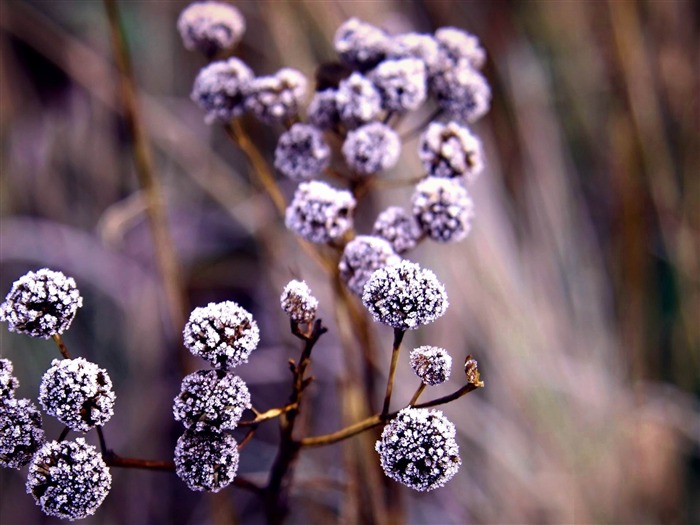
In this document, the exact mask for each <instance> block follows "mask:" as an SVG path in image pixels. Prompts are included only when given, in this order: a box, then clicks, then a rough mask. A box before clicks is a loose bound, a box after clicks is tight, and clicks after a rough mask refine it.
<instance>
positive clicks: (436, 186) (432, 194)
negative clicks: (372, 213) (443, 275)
mask: <svg viewBox="0 0 700 525" xmlns="http://www.w3.org/2000/svg"><path fill="white" fill-rule="evenodd" d="M411 203H412V205H413V215H414V217H415V218H416V220H417V221H418V225H419V226H420V227H421V229H422V230H423V232H424V233H425V234H426V235H427V236H428V237H430V238H431V239H433V240H434V241H438V242H456V241H460V240H462V239H464V238H465V237H466V236H467V234H468V233H469V231H470V230H471V221H472V219H473V218H474V203H473V202H472V199H471V197H470V196H469V193H467V190H466V189H465V188H464V187H463V186H462V185H461V184H460V183H459V181H458V180H457V179H445V178H442V177H428V178H427V179H424V180H422V181H421V182H420V183H419V184H418V185H417V186H416V191H415V192H414V194H413V197H412V199H411Z"/></svg>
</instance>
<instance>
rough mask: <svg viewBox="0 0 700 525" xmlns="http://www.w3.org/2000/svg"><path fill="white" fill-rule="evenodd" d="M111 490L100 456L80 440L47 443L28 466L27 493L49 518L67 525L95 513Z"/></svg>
mask: <svg viewBox="0 0 700 525" xmlns="http://www.w3.org/2000/svg"><path fill="white" fill-rule="evenodd" d="M111 486H112V476H111V475H110V473H109V468H107V465H106V464H105V462H104V460H103V459H102V454H100V452H99V451H98V450H97V449H96V448H95V447H93V446H92V445H88V444H87V443H86V442H85V440H84V439H83V438H77V439H76V440H75V441H61V442H60V443H59V442H57V441H50V442H48V443H46V444H45V445H44V446H43V447H41V449H40V450H39V451H38V452H37V453H36V455H35V456H34V458H33V459H32V462H31V463H30V465H29V475H28V477H27V493H29V494H31V495H32V496H34V499H35V500H36V503H37V505H39V507H41V510H42V511H43V512H44V514H48V515H49V516H55V517H57V518H62V519H68V520H71V521H73V520H80V519H83V518H86V517H87V516H90V515H92V514H94V513H95V511H96V510H97V509H98V507H99V506H100V505H101V504H102V502H103V501H104V499H105V497H106V496H107V494H108V493H109V490H110V488H111Z"/></svg>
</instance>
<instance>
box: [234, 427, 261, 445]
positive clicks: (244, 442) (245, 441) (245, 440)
mask: <svg viewBox="0 0 700 525" xmlns="http://www.w3.org/2000/svg"><path fill="white" fill-rule="evenodd" d="M257 430H258V425H254V426H252V427H250V430H248V432H247V433H246V435H245V436H244V437H243V439H241V441H240V442H239V443H238V451H239V452H240V451H241V449H243V447H245V446H246V445H247V444H248V442H249V441H250V440H251V439H253V436H254V435H255V432H256V431H257Z"/></svg>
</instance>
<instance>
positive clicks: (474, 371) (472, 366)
mask: <svg viewBox="0 0 700 525" xmlns="http://www.w3.org/2000/svg"><path fill="white" fill-rule="evenodd" d="M464 373H465V375H466V376H467V381H468V382H469V384H470V385H474V386H477V387H479V388H482V387H483V386H484V382H483V381H482V380H481V374H480V373H479V368H478V363H477V361H476V359H474V358H473V357H472V356H471V355H468V356H467V358H466V359H465V360H464Z"/></svg>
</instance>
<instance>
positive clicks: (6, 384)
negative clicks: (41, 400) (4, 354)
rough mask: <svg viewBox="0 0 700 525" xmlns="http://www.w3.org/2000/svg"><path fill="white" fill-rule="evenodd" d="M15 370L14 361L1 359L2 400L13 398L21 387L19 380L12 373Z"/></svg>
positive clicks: (0, 399)
mask: <svg viewBox="0 0 700 525" xmlns="http://www.w3.org/2000/svg"><path fill="white" fill-rule="evenodd" d="M13 370H14V369H13V367H12V361H10V360H9V359H0V402H2V401H5V400H8V399H12V398H13V397H14V396H15V390H17V388H19V381H18V380H17V378H16V377H15V376H13V375H12V372H13Z"/></svg>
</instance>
